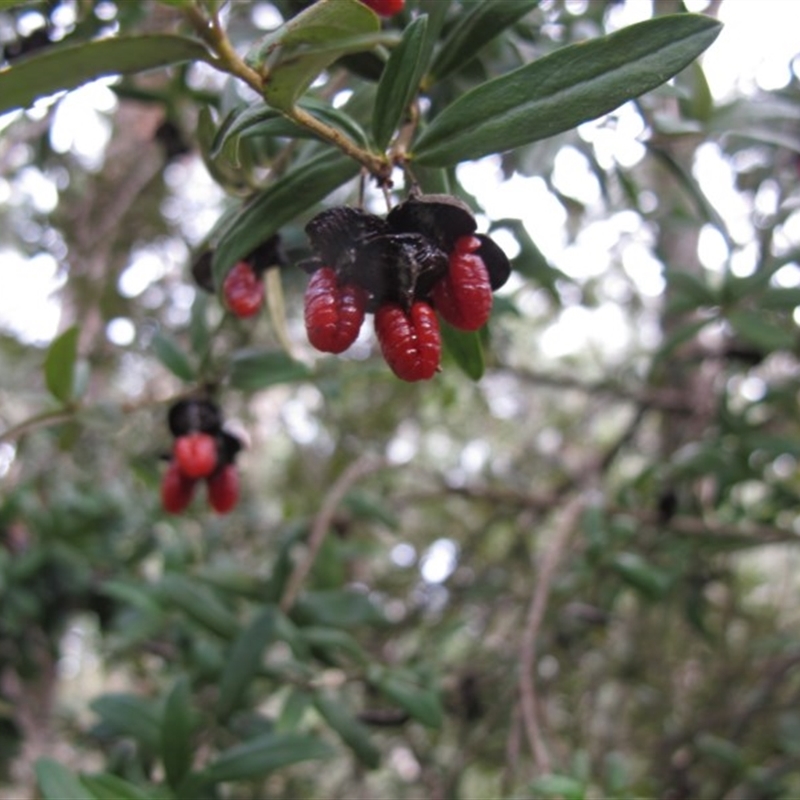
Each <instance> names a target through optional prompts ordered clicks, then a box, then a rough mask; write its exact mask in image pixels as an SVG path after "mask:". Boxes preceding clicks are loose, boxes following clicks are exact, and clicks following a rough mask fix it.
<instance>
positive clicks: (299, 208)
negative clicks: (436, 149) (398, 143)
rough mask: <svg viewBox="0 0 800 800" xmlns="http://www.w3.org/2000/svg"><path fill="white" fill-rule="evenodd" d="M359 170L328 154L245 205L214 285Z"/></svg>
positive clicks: (228, 233) (230, 230)
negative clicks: (287, 224)
mask: <svg viewBox="0 0 800 800" xmlns="http://www.w3.org/2000/svg"><path fill="white" fill-rule="evenodd" d="M353 1H354V2H357V0H353ZM359 169H360V167H359V165H358V163H357V162H355V161H353V160H352V159H351V158H348V157H347V156H345V155H342V154H341V153H339V152H338V151H335V152H331V151H326V152H323V153H320V154H319V155H317V156H315V157H314V158H312V159H310V160H308V161H306V162H305V163H304V164H301V165H300V166H299V167H296V168H295V169H293V170H291V171H290V172H287V173H286V174H285V175H284V176H283V177H282V178H280V179H279V180H277V181H276V182H275V183H273V184H271V185H270V186H268V187H267V188H266V189H265V190H264V191H263V192H262V193H261V194H259V195H257V196H256V197H255V198H253V200H251V201H250V202H249V203H247V204H246V205H244V206H243V207H242V208H241V209H240V211H239V213H238V214H236V215H235V216H234V217H233V218H232V219H231V220H230V222H229V223H228V226H227V227H226V228H225V230H224V232H223V233H222V236H221V237H220V240H219V242H218V244H217V248H216V250H215V251H214V261H213V270H214V284H215V285H216V286H222V283H223V281H224V280H225V276H226V275H227V274H228V271H229V270H230V268H231V267H232V266H233V265H234V264H235V263H236V262H237V261H238V260H239V259H241V258H244V257H245V256H247V255H248V253H252V252H253V250H255V249H256V247H258V245H260V244H263V243H264V242H265V241H267V239H269V238H270V236H272V235H273V234H275V233H277V232H278V231H279V230H280V228H281V227H282V226H283V225H285V224H286V223H288V222H291V221H292V220H294V219H295V217H297V216H299V215H300V214H302V213H303V212H304V211H307V210H308V209H309V208H311V207H312V206H313V205H314V204H315V203H318V202H319V201H320V200H322V199H323V198H325V197H326V196H327V195H329V194H330V193H331V192H332V191H334V189H338V188H339V187H340V186H341V185H342V184H344V183H346V182H347V181H349V180H350V179H351V178H354V177H355V176H356V175H357V174H358V171H359Z"/></svg>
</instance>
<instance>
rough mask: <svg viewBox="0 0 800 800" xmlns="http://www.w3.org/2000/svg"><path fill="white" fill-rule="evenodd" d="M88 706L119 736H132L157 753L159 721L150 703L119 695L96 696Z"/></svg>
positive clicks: (134, 696) (159, 730) (135, 697)
mask: <svg viewBox="0 0 800 800" xmlns="http://www.w3.org/2000/svg"><path fill="white" fill-rule="evenodd" d="M89 707H90V708H91V709H92V711H94V712H95V714H97V716H99V717H100V719H101V720H103V722H104V723H106V724H107V725H109V726H110V727H111V728H113V729H114V730H115V731H116V732H117V733H118V734H120V735H122V736H131V737H133V738H134V739H136V741H137V742H139V744H141V745H142V746H143V747H144V748H146V749H147V750H149V751H150V752H152V753H157V752H158V750H159V743H160V739H161V720H160V716H159V714H158V713H157V712H156V710H155V708H154V707H153V703H152V702H151V701H150V700H147V699H146V698H144V697H139V696H138V695H135V694H129V693H125V692H120V693H115V694H104V695H101V696H100V697H96V698H95V699H94V700H92V701H91V703H89Z"/></svg>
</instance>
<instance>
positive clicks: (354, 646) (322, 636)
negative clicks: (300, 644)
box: [300, 626, 367, 664]
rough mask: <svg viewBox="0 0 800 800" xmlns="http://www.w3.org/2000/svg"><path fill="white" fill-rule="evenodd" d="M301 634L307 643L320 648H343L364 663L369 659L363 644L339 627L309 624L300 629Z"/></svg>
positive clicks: (325, 649) (327, 649) (328, 650)
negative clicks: (322, 626) (362, 646)
mask: <svg viewBox="0 0 800 800" xmlns="http://www.w3.org/2000/svg"><path fill="white" fill-rule="evenodd" d="M300 634H301V636H302V637H303V639H304V640H305V641H306V644H308V645H310V646H311V647H314V648H318V649H320V650H323V651H326V652H330V651H332V650H343V651H344V652H345V653H348V654H349V655H350V656H352V657H353V658H354V659H355V660H356V661H358V662H360V663H362V664H364V663H366V661H367V654H366V653H365V652H364V650H363V649H362V648H361V645H360V644H359V643H358V642H357V641H356V640H355V639H354V638H353V637H352V636H351V635H350V634H349V633H347V631H343V630H339V629H338V628H321V627H319V628H318V627H313V626H308V627H306V628H301V629H300Z"/></svg>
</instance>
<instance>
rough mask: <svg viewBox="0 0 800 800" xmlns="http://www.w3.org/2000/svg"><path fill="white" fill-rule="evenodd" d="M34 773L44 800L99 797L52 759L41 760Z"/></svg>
mask: <svg viewBox="0 0 800 800" xmlns="http://www.w3.org/2000/svg"><path fill="white" fill-rule="evenodd" d="M34 771H35V773H36V783H37V784H38V785H39V791H40V792H41V795H42V800H66V798H69V800H96V797H98V795H94V794H91V793H90V792H89V790H88V789H87V788H86V787H85V786H84V785H83V784H82V783H81V782H80V780H79V779H78V778H77V776H76V775H73V774H72V772H70V771H69V770H68V769H67V768H66V767H64V766H62V765H61V764H59V763H58V761H53V759H52V758H40V759H39V760H38V761H37V762H36V766H35V767H34Z"/></svg>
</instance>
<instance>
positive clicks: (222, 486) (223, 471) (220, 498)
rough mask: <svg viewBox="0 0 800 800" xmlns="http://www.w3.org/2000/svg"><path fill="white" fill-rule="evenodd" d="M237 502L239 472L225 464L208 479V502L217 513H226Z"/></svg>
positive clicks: (231, 465) (234, 466) (234, 467)
mask: <svg viewBox="0 0 800 800" xmlns="http://www.w3.org/2000/svg"><path fill="white" fill-rule="evenodd" d="M238 502H239V473H238V472H237V471H236V465H235V464H225V466H224V467H221V468H220V469H219V470H217V471H216V472H215V473H214V474H213V475H212V476H211V477H210V478H209V479H208V503H209V505H210V506H211V508H213V509H214V511H216V512H217V513H218V514H227V513H228V512H229V511H231V510H232V509H233V508H234V506H235V505H236V503H238Z"/></svg>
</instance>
